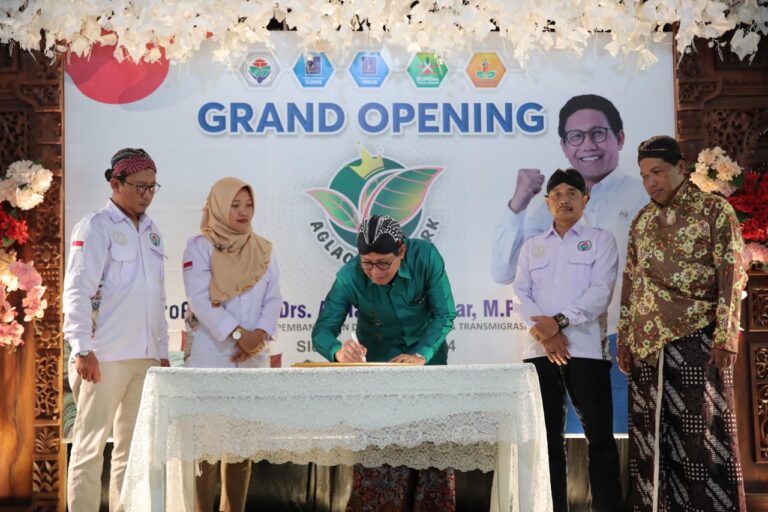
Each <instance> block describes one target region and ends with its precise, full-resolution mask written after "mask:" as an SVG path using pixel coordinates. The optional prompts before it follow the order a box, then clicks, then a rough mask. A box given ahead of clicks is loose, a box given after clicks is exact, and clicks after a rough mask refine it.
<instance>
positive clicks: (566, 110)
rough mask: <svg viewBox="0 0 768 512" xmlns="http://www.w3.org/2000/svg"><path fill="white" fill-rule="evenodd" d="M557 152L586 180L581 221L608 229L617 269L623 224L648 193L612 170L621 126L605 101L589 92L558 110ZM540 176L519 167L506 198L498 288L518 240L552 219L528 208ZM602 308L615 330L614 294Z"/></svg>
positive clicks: (494, 268) (495, 256) (511, 266)
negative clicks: (586, 195) (614, 244)
mask: <svg viewBox="0 0 768 512" xmlns="http://www.w3.org/2000/svg"><path fill="white" fill-rule="evenodd" d="M557 131H558V134H559V135H560V148H561V149H562V151H563V154H564V155H565V157H566V158H567V159H568V162H569V163H570V165H571V167H573V168H574V169H576V170H577V171H579V173H580V174H581V175H582V177H583V178H584V180H585V182H586V186H587V191H588V192H589V203H588V204H587V206H586V208H585V209H584V214H583V218H584V222H585V223H586V224H587V225H589V226H596V227H599V228H602V229H605V230H607V231H609V232H610V233H611V234H613V236H614V237H615V238H616V242H617V247H618V251H619V265H620V266H621V267H622V268H623V267H624V261H625V259H626V253H627V242H628V240H629V226H630V224H631V222H632V219H633V218H634V217H635V215H636V214H637V212H639V211H640V208H642V207H643V206H645V205H646V204H647V203H648V195H647V194H646V192H645V189H644V188H643V184H642V182H641V181H640V180H638V179H637V178H635V177H634V176H627V175H624V174H622V173H621V171H620V170H618V169H617V168H618V165H619V152H620V151H621V150H622V148H623V147H624V123H623V121H622V119H621V115H620V114H619V111H618V110H617V109H616V107H615V106H614V105H613V103H611V102H610V101H609V100H607V99H606V98H604V97H602V96H598V95H595V94H585V95H582V96H574V97H573V98H571V99H570V100H568V101H567V102H566V103H565V105H563V108H561V109H560V115H559V122H558V127H557ZM543 184H544V175H543V174H542V173H541V171H540V170H539V169H520V170H518V173H517V186H516V188H515V192H514V193H513V195H512V198H511V199H510V200H509V202H508V203H507V204H506V205H505V208H504V210H505V211H504V218H503V221H502V223H501V224H500V225H499V227H498V228H497V230H496V237H495V239H494V242H493V251H492V261H491V277H492V278H493V280H494V281H496V282H498V283H501V284H509V283H511V282H512V281H513V280H514V278H515V269H516V268H517V259H518V255H519V253H520V248H521V247H522V245H523V242H524V241H525V240H527V239H528V238H530V237H531V236H533V235H536V234H538V233H542V232H544V231H546V230H548V229H549V228H550V227H551V225H552V218H551V216H550V214H549V212H548V210H547V205H546V204H540V205H538V206H534V207H529V206H530V203H531V201H532V200H533V198H534V197H535V196H536V195H537V194H539V193H540V192H541V189H542V186H543ZM620 295H621V294H620V293H615V294H614V300H613V301H612V302H611V305H610V307H609V310H608V329H609V332H610V333H615V332H616V323H617V322H618V318H619V300H618V298H619V296H620Z"/></svg>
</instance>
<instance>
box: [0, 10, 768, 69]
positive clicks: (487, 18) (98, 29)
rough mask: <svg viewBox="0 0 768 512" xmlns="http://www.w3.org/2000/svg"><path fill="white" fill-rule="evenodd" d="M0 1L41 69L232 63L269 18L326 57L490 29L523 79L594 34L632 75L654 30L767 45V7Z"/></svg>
mask: <svg viewBox="0 0 768 512" xmlns="http://www.w3.org/2000/svg"><path fill="white" fill-rule="evenodd" d="M412 4H413V2H412V0H278V1H277V2H276V1H274V0H216V1H210V0H163V1H162V2H159V1H157V0H3V1H2V6H0V42H3V43H7V42H10V41H16V42H18V44H19V45H20V46H21V47H22V48H23V49H26V50H34V49H38V48H39V47H40V34H41V30H42V31H44V33H45V40H44V41H43V46H44V49H45V53H46V55H47V56H49V57H54V56H55V55H56V54H57V53H62V52H71V53H73V54H76V55H78V56H84V55H88V54H89V52H90V49H91V47H92V46H93V45H94V44H102V45H114V46H115V57H116V58H117V59H118V60H120V61H122V60H123V59H126V58H128V59H130V60H132V61H136V62H138V61H140V60H144V61H147V62H154V61H157V60H159V59H160V58H161V55H162V53H161V49H162V50H163V51H164V52H165V56H166V57H167V58H168V59H169V60H170V61H171V62H172V63H179V62H184V61H186V60H187V59H189V57H190V56H191V55H192V54H193V53H194V52H195V51H197V50H198V49H199V48H200V45H201V44H202V43H203V42H204V41H205V40H207V39H211V40H212V41H213V42H214V44H215V45H216V50H215V52H214V58H215V59H216V60H219V61H233V60H236V59H239V58H241V57H242V56H244V54H245V53H246V52H247V51H248V48H249V47H251V46H253V45H255V44H261V45H265V46H267V47H271V41H270V37H271V32H270V31H269V30H267V25H268V24H269V22H270V20H271V19H272V18H273V17H275V18H277V20H278V21H280V22H283V21H284V22H285V23H286V24H287V26H288V27H289V28H291V29H295V30H296V33H297V34H298V36H299V38H300V41H301V43H300V44H301V46H302V47H303V48H304V49H305V50H314V51H326V52H328V53H329V54H333V53H334V52H336V51H343V50H345V49H347V48H349V47H350V46H351V45H352V40H353V37H354V36H355V34H357V33H359V32H362V33H364V34H366V35H367V36H368V37H370V39H371V41H372V42H374V43H378V44H380V45H383V44H390V45H395V46H400V47H403V48H405V49H406V50H407V51H409V52H415V51H421V50H429V51H435V52H437V53H438V54H440V55H446V56H447V55H450V54H452V53H454V52H458V51H463V50H465V49H467V48H471V47H473V46H479V45H482V43H483V41H484V40H485V38H486V37H487V36H488V34H490V33H491V32H492V31H494V30H496V29H498V31H499V34H500V36H501V37H502V38H503V39H504V40H505V41H506V43H507V45H508V46H509V48H510V50H511V54H512V55H513V56H514V58H515V60H516V61H517V62H518V63H519V64H520V66H522V67H524V66H525V65H526V63H527V62H528V61H529V59H530V58H531V57H532V56H533V55H534V53H535V52H536V51H549V50H553V49H557V50H567V51H570V52H573V53H574V54H575V55H577V56H580V55H581V54H582V53H583V52H584V49H585V48H586V47H587V44H588V42H589V41H590V38H591V36H592V35H593V34H595V33H597V32H604V33H607V34H609V38H610V41H609V42H608V43H607V44H606V50H607V51H609V52H610V53H611V55H613V56H614V57H622V58H627V57H629V56H634V57H635V58H636V65H637V67H638V69H646V68H647V67H648V66H650V65H652V64H654V63H655V62H656V57H655V56H654V55H653V53H652V52H651V51H650V49H649V46H650V44H651V43H652V42H653V41H654V40H657V39H659V38H660V37H662V36H663V33H662V30H663V27H664V26H665V25H667V24H671V23H678V24H679V30H678V32H677V42H676V44H677V49H678V50H679V51H680V52H681V53H684V52H685V51H689V50H690V49H691V48H692V43H693V40H694V38H696V37H700V38H705V39H709V40H713V39H716V38H719V37H720V36H722V35H723V34H724V33H725V32H727V31H729V30H732V29H736V28H737V30H736V31H735V32H734V34H733V36H732V37H731V38H730V41H728V42H727V44H726V45H725V46H726V47H727V48H728V49H730V51H732V52H734V53H735V54H736V55H737V56H738V57H739V58H740V59H745V58H750V57H753V56H754V55H755V53H756V52H757V46H758V43H759V42H760V38H761V37H762V36H765V35H768V2H766V0H731V1H715V0H646V1H642V0H624V1H619V0H469V1H462V0H435V1H431V2H421V3H418V4H416V5H415V6H412Z"/></svg>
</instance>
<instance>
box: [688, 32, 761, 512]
mask: <svg viewBox="0 0 768 512" xmlns="http://www.w3.org/2000/svg"><path fill="white" fill-rule="evenodd" d="M675 64H676V67H675V110H676V121H677V130H676V131H677V134H676V135H677V138H678V140H679V141H680V144H681V147H682V149H683V154H684V156H685V157H686V159H687V160H688V161H689V162H695V161H696V157H697V155H698V153H699V151H701V150H702V149H704V148H706V147H713V146H720V147H722V148H723V149H724V150H726V152H727V153H728V154H729V155H730V156H731V157H732V158H733V159H734V160H735V161H737V162H738V163H739V164H740V165H741V166H742V167H743V168H744V169H747V170H759V171H763V172H765V171H766V170H768V40H766V38H763V40H762V41H761V42H760V47H759V49H758V53H757V55H756V56H755V58H754V60H753V61H752V63H751V64H750V63H747V62H741V61H739V60H738V58H737V57H735V56H734V55H733V54H732V53H731V52H730V51H728V50H724V51H723V52H722V56H721V55H720V52H718V50H717V48H716V47H709V46H708V44H707V41H701V40H699V41H697V44H696V52H695V53H692V54H688V55H686V57H685V58H683V59H682V61H681V60H680V56H679V55H678V54H676V55H675ZM747 292H748V296H747V300H746V301H745V303H744V310H743V314H742V323H743V325H744V328H745V331H744V336H743V338H742V340H741V341H740V346H739V359H738V362H737V363H736V371H735V374H734V377H735V392H736V416H737V424H738V432H739V450H740V452H741V465H742V471H743V474H744V487H745V490H746V493H747V507H748V510H749V511H750V512H756V511H768V275H766V274H764V273H760V272H750V277H749V283H748V288H747Z"/></svg>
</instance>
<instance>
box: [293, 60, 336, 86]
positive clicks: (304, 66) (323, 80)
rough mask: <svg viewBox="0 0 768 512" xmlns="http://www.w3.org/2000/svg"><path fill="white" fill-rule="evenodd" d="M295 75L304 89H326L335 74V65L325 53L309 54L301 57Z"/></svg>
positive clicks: (295, 68) (295, 65)
mask: <svg viewBox="0 0 768 512" xmlns="http://www.w3.org/2000/svg"><path fill="white" fill-rule="evenodd" d="M293 74H294V75H296V78H298V80H299V83H300V84H301V86H302V87H325V84H327V83H328V80H330V78H331V75H332V74H333V65H332V64H331V61H330V60H328V57H327V56H326V55H325V52H320V53H313V52H307V53H302V54H301V55H299V58H298V59H297V60H296V64H294V66H293Z"/></svg>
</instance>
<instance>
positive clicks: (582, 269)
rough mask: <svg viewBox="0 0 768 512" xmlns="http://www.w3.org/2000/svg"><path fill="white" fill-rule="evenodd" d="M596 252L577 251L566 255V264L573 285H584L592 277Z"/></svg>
mask: <svg viewBox="0 0 768 512" xmlns="http://www.w3.org/2000/svg"><path fill="white" fill-rule="evenodd" d="M596 257H597V253H596V252H595V251H594V250H592V251H579V252H577V253H573V254H570V255H568V266H569V267H570V269H569V270H570V271H569V272H568V274H569V275H570V276H571V279H572V282H573V284H574V285H575V286H579V287H585V286H587V285H588V284H589V282H590V279H591V278H592V267H593V266H594V264H595V258H596Z"/></svg>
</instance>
